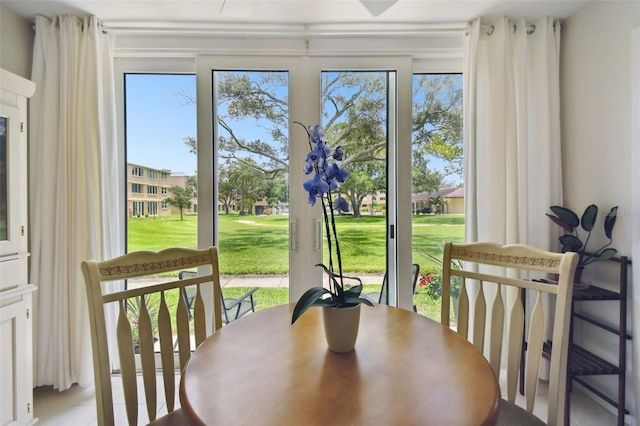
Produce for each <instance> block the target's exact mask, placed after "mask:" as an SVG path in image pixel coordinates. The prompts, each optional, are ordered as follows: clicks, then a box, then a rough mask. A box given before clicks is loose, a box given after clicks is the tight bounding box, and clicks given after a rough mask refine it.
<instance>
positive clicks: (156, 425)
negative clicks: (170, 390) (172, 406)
mask: <svg viewBox="0 0 640 426" xmlns="http://www.w3.org/2000/svg"><path fill="white" fill-rule="evenodd" d="M192 424H195V422H194V421H193V420H191V419H190V418H189V416H187V414H186V413H185V412H184V411H182V408H178V409H177V410H173V411H172V412H170V413H169V414H166V415H164V416H162V417H160V418H159V419H155V420H154V421H152V422H151V423H149V425H150V426H188V425H192Z"/></svg>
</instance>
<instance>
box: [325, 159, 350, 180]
mask: <svg viewBox="0 0 640 426" xmlns="http://www.w3.org/2000/svg"><path fill="white" fill-rule="evenodd" d="M326 175H327V180H328V181H330V182H331V181H336V180H337V181H338V182H340V183H343V182H344V181H345V179H347V177H348V176H349V172H348V171H346V170H345V169H341V168H340V167H338V165H337V164H336V163H333V165H332V166H331V167H330V168H329V169H328V170H327V171H326Z"/></svg>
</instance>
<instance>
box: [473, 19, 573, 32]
mask: <svg viewBox="0 0 640 426" xmlns="http://www.w3.org/2000/svg"><path fill="white" fill-rule="evenodd" d="M557 22H558V23H559V22H560V21H557ZM559 25H560V29H562V24H561V23H560V24H559ZM480 29H481V30H483V31H486V32H487V35H491V34H493V31H494V30H495V26H494V25H493V24H491V25H481V26H480ZM553 29H554V30H555V29H556V21H554V23H553ZM535 31H536V26H535V24H529V25H527V34H529V35H531V34H533V33H534V32H535ZM513 32H514V33H515V32H516V24H513Z"/></svg>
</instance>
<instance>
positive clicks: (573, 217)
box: [549, 206, 580, 228]
mask: <svg viewBox="0 0 640 426" xmlns="http://www.w3.org/2000/svg"><path fill="white" fill-rule="evenodd" d="M549 208H550V209H551V211H552V212H554V213H555V214H556V216H558V217H559V218H560V219H562V220H563V221H565V223H567V225H569V226H571V227H572V228H576V227H578V225H579V224H580V219H579V218H578V215H577V214H575V213H574V212H573V211H571V210H569V209H567V208H565V207H561V206H551V207H549Z"/></svg>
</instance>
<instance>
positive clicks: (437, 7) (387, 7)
mask: <svg viewBox="0 0 640 426" xmlns="http://www.w3.org/2000/svg"><path fill="white" fill-rule="evenodd" d="M0 1H2V4H3V5H5V6H6V7H8V8H9V9H11V10H13V11H14V12H16V13H17V14H18V15H21V16H24V17H26V18H28V19H34V17H35V16H36V14H40V15H45V16H53V15H59V14H85V15H86V14H89V15H95V16H97V17H98V18H100V19H101V20H102V21H103V23H105V25H109V24H110V23H114V24H120V25H128V26H131V27H133V26H136V25H151V24H155V25H158V26H180V25H185V26H186V25H195V24H208V25H211V24H216V23H221V24H241V23H247V24H252V23H258V24H349V23H357V24H360V23H367V24H376V23H380V24H417V23H420V24H425V23H426V24H447V23H460V22H468V21H470V20H473V19H475V18H477V17H480V16H482V17H493V16H500V15H506V16H510V17H513V18H517V17H527V18H532V19H533V18H538V17H541V16H553V17H555V18H559V19H564V18H567V17H569V16H571V15H572V14H573V13H575V12H576V11H577V10H578V9H580V8H581V7H582V6H584V5H585V4H586V3H588V2H589V1H588V0H557V1H545V0H511V1H505V0H470V1H460V0H0Z"/></svg>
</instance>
